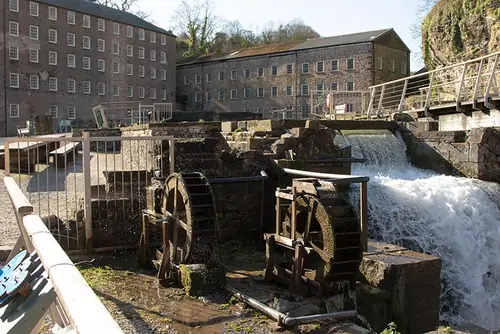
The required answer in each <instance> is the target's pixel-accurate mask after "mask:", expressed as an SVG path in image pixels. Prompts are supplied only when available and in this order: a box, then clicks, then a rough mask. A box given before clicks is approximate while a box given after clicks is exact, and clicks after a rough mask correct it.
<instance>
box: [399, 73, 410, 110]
mask: <svg viewBox="0 0 500 334" xmlns="http://www.w3.org/2000/svg"><path fill="white" fill-rule="evenodd" d="M407 88H408V78H406V79H405V83H404V85H403V93H402V94H401V99H400V100H399V106H398V112H401V111H403V104H404V103H405V96H406V89H407Z"/></svg>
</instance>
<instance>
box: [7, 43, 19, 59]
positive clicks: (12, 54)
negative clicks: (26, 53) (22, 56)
mask: <svg viewBox="0 0 500 334" xmlns="http://www.w3.org/2000/svg"><path fill="white" fill-rule="evenodd" d="M9 59H10V60H19V48H18V47H17V46H9Z"/></svg>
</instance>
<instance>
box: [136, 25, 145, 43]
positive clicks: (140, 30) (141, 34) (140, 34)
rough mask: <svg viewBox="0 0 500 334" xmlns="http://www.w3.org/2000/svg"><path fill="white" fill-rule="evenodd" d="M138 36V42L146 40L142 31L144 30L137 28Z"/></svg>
mask: <svg viewBox="0 0 500 334" xmlns="http://www.w3.org/2000/svg"><path fill="white" fill-rule="evenodd" d="M138 35H139V40H140V41H143V40H145V39H146V32H145V31H144V29H142V28H139V33H138Z"/></svg>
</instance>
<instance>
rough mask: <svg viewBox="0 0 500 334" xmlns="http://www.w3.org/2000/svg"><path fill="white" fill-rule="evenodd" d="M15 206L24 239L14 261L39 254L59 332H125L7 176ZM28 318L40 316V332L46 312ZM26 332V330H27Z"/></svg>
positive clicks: (9, 190)
mask: <svg viewBox="0 0 500 334" xmlns="http://www.w3.org/2000/svg"><path fill="white" fill-rule="evenodd" d="M4 184H5V187H6V188H7V192H8V194H9V197H10V200H11V202H12V207H13V209H14V213H15V215H16V219H17V223H18V225H19V230H20V231H21V238H20V239H19V240H20V241H19V242H18V244H16V247H15V248H14V249H13V251H12V253H11V254H10V256H9V260H10V259H11V258H13V257H14V256H15V255H16V254H17V253H18V252H19V251H20V249H21V248H22V249H25V250H27V251H28V252H30V253H32V252H34V251H35V252H36V254H37V255H38V258H39V259H40V260H41V262H42V265H43V267H44V269H45V275H46V276H48V279H49V280H50V284H52V289H51V291H55V295H56V297H55V299H54V301H53V304H52V306H51V307H50V316H51V318H52V321H53V323H54V327H55V329H65V331H64V332H65V333H70V332H71V333H81V334H97V333H103V334H104V333H105V334H115V333H116V334H118V333H123V331H122V330H121V329H120V327H119V326H118V324H117V323H116V322H115V320H114V319H113V318H112V317H111V315H110V314H109V312H108V311H107V309H106V308H105V307H104V305H103V304H102V303H101V301H100V300H99V298H98V297H97V296H96V294H95V293H94V291H93V290H92V288H91V287H90V286H89V285H88V284H87V282H86V281H85V279H84V278H83V277H82V275H81V274H80V272H79V271H78V269H77V268H76V267H75V264H74V263H73V262H72V261H71V260H70V258H69V257H68V256H67V255H66V253H65V252H64V250H63V249H62V248H61V246H60V245H59V243H58V242H57V240H56V239H55V238H54V236H53V235H52V234H51V233H50V231H49V230H48V229H47V227H46V226H45V224H44V223H43V222H42V220H41V219H40V217H38V216H36V215H33V214H32V212H33V206H32V205H31V203H30V202H29V201H28V199H27V198H26V196H25V195H24V194H23V192H22V190H21V189H20V188H19V186H18V185H17V183H16V181H15V180H14V179H13V178H12V177H8V176H6V177H4ZM23 316H25V317H40V322H39V323H38V325H37V326H36V327H38V328H36V327H35V328H34V330H33V332H37V330H39V327H40V325H41V320H43V316H44V314H43V312H41V313H37V314H34V313H33V312H32V313H30V309H29V308H27V309H25V310H24V315H23ZM25 329H26V328H25Z"/></svg>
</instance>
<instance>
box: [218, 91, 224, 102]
mask: <svg viewBox="0 0 500 334" xmlns="http://www.w3.org/2000/svg"><path fill="white" fill-rule="evenodd" d="M217 100H219V101H223V100H224V91H223V90H219V91H217Z"/></svg>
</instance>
